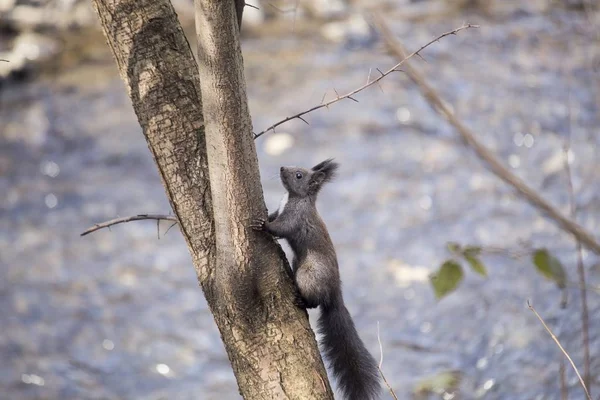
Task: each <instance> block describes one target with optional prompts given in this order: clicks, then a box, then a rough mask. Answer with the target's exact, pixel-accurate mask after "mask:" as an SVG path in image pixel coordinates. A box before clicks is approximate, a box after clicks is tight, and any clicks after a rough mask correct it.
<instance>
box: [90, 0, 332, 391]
mask: <svg viewBox="0 0 600 400" xmlns="http://www.w3.org/2000/svg"><path fill="white" fill-rule="evenodd" d="M93 3H94V7H95V8H96V11H97V13H98V16H99V18H100V21H101V24H102V28H103V30H104V33H105V35H106V37H107V39H108V43H109V45H110V47H111V49H112V51H113V54H114V56H115V59H116V61H117V65H118V67H119V72H120V73H121V77H122V78H123V80H124V81H125V83H126V85H127V89H128V92H129V95H130V97H131V100H132V103H133V107H134V109H135V112H136V114H137V117H138V120H139V122H140V125H141V126H142V129H143V132H144V136H145V137H146V140H147V142H148V147H149V149H150V151H151V152H152V154H153V156H154V159H155V161H156V164H157V166H158V170H159V173H160V176H161V179H162V182H163V184H164V187H165V191H166V194H167V197H168V198H169V201H170V203H171V207H172V208H173V211H174V212H175V214H176V216H177V218H178V220H179V222H180V223H179V226H180V229H181V232H182V234H183V236H184V238H185V240H186V242H187V244H188V248H189V251H190V253H191V255H192V261H193V263H194V266H195V268H196V272H197V275H198V280H199V282H200V284H201V286H202V289H203V291H204V294H205V296H206V299H207V302H208V305H209V307H210V309H211V311H212V313H213V315H214V318H215V322H216V323H217V326H218V328H219V331H220V332H221V336H222V339H223V342H224V344H225V348H226V350H227V354H228V356H229V359H230V361H231V364H232V366H233V370H234V373H235V375H236V378H237V382H238V386H239V389H240V393H241V394H242V396H244V398H246V399H259V398H260V399H332V398H333V395H332V392H331V388H330V386H329V382H328V380H327V375H326V372H325V368H324V366H323V362H322V361H321V357H320V354H319V352H318V348H317V345H316V341H315V338H314V335H313V333H312V330H311V329H310V325H309V324H308V319H307V315H306V313H305V312H303V311H301V310H299V309H298V308H297V307H295V306H294V305H293V303H292V302H293V299H294V297H295V296H296V289H295V287H294V284H293V281H292V279H291V274H290V271H289V266H288V265H287V262H286V260H285V255H284V254H283V251H282V250H281V248H280V247H279V246H278V245H277V243H276V242H275V241H274V240H273V239H272V238H270V237H268V236H267V235H265V234H263V233H258V232H254V231H252V230H250V229H248V228H247V226H248V222H249V221H250V219H251V218H252V217H259V216H264V215H265V213H266V209H265V205H264V200H263V197H262V191H261V187H260V178H259V172H258V163H257V159H256V150H255V148H254V142H253V140H252V135H251V122H250V117H249V113H248V107H247V102H246V90H245V82H244V77H243V64H242V57H241V51H240V42H239V26H238V24H239V17H240V15H241V14H239V7H238V14H237V16H236V4H239V1H237V0H236V2H235V3H234V2H233V1H224V0H220V1H219V0H215V1H212V2H211V1H197V3H196V6H197V7H196V10H197V12H196V13H197V28H198V32H200V33H201V34H200V35H199V43H200V48H201V51H200V60H201V68H200V70H201V72H202V77H203V82H202V94H203V97H204V102H205V104H204V107H202V101H201V95H200V93H201V87H200V79H199V75H198V69H197V68H198V67H197V66H196V63H195V62H194V58H193V56H192V52H191V50H190V47H189V44H188V42H187V40H186V38H185V36H184V33H183V30H182V29H181V26H180V24H179V22H178V20H177V16H176V14H175V12H174V10H173V7H172V6H171V4H170V2H169V1H168V0H136V1H132V0H93ZM202 109H204V115H205V116H206V137H205V127H204V122H203V112H202ZM207 148H208V150H209V151H207ZM209 172H210V180H209Z"/></svg>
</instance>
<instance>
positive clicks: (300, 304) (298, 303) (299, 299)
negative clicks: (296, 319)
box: [294, 294, 308, 310]
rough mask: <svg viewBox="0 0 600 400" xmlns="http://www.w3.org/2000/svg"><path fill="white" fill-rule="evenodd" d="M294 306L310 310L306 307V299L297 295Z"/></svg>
mask: <svg viewBox="0 0 600 400" xmlns="http://www.w3.org/2000/svg"><path fill="white" fill-rule="evenodd" d="M294 305H295V306H296V307H298V308H300V309H302V310H306V309H307V308H308V307H306V303H305V302H304V299H302V297H301V296H300V295H299V294H298V295H296V297H295V298H294Z"/></svg>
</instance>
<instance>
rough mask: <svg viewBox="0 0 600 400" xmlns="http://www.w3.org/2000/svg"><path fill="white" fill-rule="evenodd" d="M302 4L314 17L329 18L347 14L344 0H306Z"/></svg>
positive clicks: (346, 5)
mask: <svg viewBox="0 0 600 400" xmlns="http://www.w3.org/2000/svg"><path fill="white" fill-rule="evenodd" d="M303 6H304V7H305V8H306V10H307V11H308V12H309V14H310V15H311V16H313V17H315V18H319V19H324V20H331V19H338V18H343V17H344V16H346V15H347V14H348V9H349V7H348V4H347V2H346V1H344V0H307V1H305V2H304V4H303Z"/></svg>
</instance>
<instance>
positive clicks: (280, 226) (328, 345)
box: [251, 159, 380, 400]
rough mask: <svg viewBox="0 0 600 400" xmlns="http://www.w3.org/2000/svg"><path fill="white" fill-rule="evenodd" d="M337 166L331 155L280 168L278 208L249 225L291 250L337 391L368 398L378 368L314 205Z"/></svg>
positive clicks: (355, 399) (376, 386)
mask: <svg viewBox="0 0 600 400" xmlns="http://www.w3.org/2000/svg"><path fill="white" fill-rule="evenodd" d="M338 167H339V164H337V163H335V162H333V159H328V160H325V161H323V162H321V163H319V164H317V165H315V166H314V167H312V168H311V169H310V170H307V169H304V168H298V167H281V169H280V178H281V183H282V184H283V186H284V188H285V189H286V193H285V195H284V196H283V198H282V200H281V203H280V205H279V209H278V210H277V211H275V212H273V213H272V214H270V215H269V217H268V220H266V221H265V220H264V219H257V220H254V221H253V222H252V224H251V227H252V228H253V229H255V230H259V231H264V232H268V233H269V234H271V235H273V236H275V237H278V238H284V239H286V240H287V241H288V243H289V244H290V247H291V248H292V250H293V252H294V258H293V262H292V271H293V274H294V280H295V282H296V285H297V287H298V291H299V293H300V301H299V302H298V305H300V306H303V307H305V308H316V307H317V306H321V315H320V318H319V320H318V329H319V333H320V334H322V337H323V339H322V342H321V346H322V348H323V350H324V355H325V357H326V359H327V360H328V361H329V363H330V366H331V368H332V370H333V374H334V376H335V377H336V378H337V381H338V386H339V387H340V391H341V392H342V393H343V395H344V397H345V398H346V399H349V400H372V399H376V398H378V395H379V391H380V383H379V369H378V366H377V363H376V362H375V359H374V358H373V357H372V356H371V354H369V352H368V350H367V349H366V347H365V345H364V343H363V342H362V340H361V339H360V337H359V336H358V333H357V331H356V327H355V326H354V322H353V321H352V317H351V316H350V313H349V312H348V309H347V308H346V306H345V305H344V300H343V298H342V283H341V280H340V273H339V267H338V261H337V256H336V252H335V248H334V247H333V243H332V241H331V238H330V236H329V232H328V231H327V227H326V226H325V223H324V222H323V220H322V219H321V217H320V216H319V213H318V212H317V208H316V204H315V203H316V200H317V195H318V194H319V191H320V190H321V188H322V187H323V185H324V184H325V183H326V182H329V181H331V180H332V179H333V178H334V176H335V174H336V172H337V169H338Z"/></svg>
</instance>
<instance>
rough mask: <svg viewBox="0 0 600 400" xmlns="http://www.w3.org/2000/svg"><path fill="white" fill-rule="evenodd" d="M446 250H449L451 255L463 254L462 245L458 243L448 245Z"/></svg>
mask: <svg viewBox="0 0 600 400" xmlns="http://www.w3.org/2000/svg"><path fill="white" fill-rule="evenodd" d="M446 248H447V249H448V251H449V252H450V253H460V252H461V247H460V244H458V243H456V242H448V243H446Z"/></svg>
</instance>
